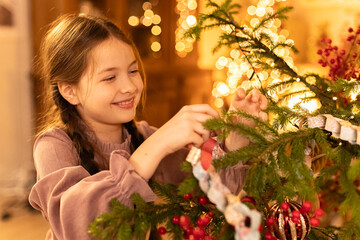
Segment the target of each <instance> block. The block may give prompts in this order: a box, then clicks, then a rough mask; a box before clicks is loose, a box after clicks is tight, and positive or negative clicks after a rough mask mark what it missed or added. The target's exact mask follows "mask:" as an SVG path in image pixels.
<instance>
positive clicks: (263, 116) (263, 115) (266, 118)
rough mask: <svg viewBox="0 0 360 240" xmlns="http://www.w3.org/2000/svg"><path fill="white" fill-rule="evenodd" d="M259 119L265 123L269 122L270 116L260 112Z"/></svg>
mask: <svg viewBox="0 0 360 240" xmlns="http://www.w3.org/2000/svg"><path fill="white" fill-rule="evenodd" d="M259 118H260V119H261V120H263V121H267V120H268V115H267V113H265V112H259Z"/></svg>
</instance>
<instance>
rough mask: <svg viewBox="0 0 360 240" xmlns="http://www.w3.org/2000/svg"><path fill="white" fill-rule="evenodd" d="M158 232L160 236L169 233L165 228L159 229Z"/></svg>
mask: <svg viewBox="0 0 360 240" xmlns="http://www.w3.org/2000/svg"><path fill="white" fill-rule="evenodd" d="M157 231H158V234H159V235H164V234H165V233H166V232H167V231H166V228H164V227H159V228H158V230H157Z"/></svg>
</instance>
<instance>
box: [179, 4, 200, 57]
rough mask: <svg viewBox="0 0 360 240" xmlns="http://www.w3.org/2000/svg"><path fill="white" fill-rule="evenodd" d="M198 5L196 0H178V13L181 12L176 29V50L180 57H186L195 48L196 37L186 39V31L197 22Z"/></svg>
mask: <svg viewBox="0 0 360 240" xmlns="http://www.w3.org/2000/svg"><path fill="white" fill-rule="evenodd" d="M197 7H198V4H197V1H196V0H177V5H176V9H175V11H176V13H177V14H179V19H178V21H177V23H176V24H177V29H176V30H175V51H176V53H177V55H178V56H179V57H185V56H186V55H187V54H188V53H189V52H191V51H192V50H193V43H194V39H184V38H183V35H184V33H185V32H186V31H187V30H188V29H189V28H191V27H193V26H195V25H196V23H197V20H196V17H195V14H196V9H197Z"/></svg>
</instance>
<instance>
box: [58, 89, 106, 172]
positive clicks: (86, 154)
mask: <svg viewBox="0 0 360 240" xmlns="http://www.w3.org/2000/svg"><path fill="white" fill-rule="evenodd" d="M55 88H56V90H55V91H54V93H55V94H54V95H53V98H54V101H55V103H56V105H57V106H58V108H59V110H60V117H61V120H62V122H63V123H64V125H65V131H66V133H67V134H68V136H69V137H70V139H71V140H72V141H73V144H74V147H75V149H76V150H77V152H78V154H79V157H80V164H81V166H83V167H84V168H85V169H86V170H87V171H88V172H89V173H90V174H91V175H93V174H95V173H97V172H99V167H98V165H97V164H96V162H95V161H94V147H93V146H92V144H91V143H90V142H89V141H88V140H87V138H86V136H85V134H84V132H83V131H82V127H81V126H80V124H79V122H80V116H79V114H78V112H77V111H76V108H75V106H73V105H71V104H69V102H68V101H66V100H65V99H64V98H63V97H62V96H61V94H60V93H59V90H58V89H57V86H56V87H55Z"/></svg>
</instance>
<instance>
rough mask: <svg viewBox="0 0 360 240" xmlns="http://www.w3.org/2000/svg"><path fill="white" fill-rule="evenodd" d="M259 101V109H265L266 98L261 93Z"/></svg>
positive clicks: (266, 104)
mask: <svg viewBox="0 0 360 240" xmlns="http://www.w3.org/2000/svg"><path fill="white" fill-rule="evenodd" d="M259 102H260V109H261V110H265V109H266V108H267V106H268V101H267V98H266V97H265V96H264V95H262V94H261V96H260V101H259Z"/></svg>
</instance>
